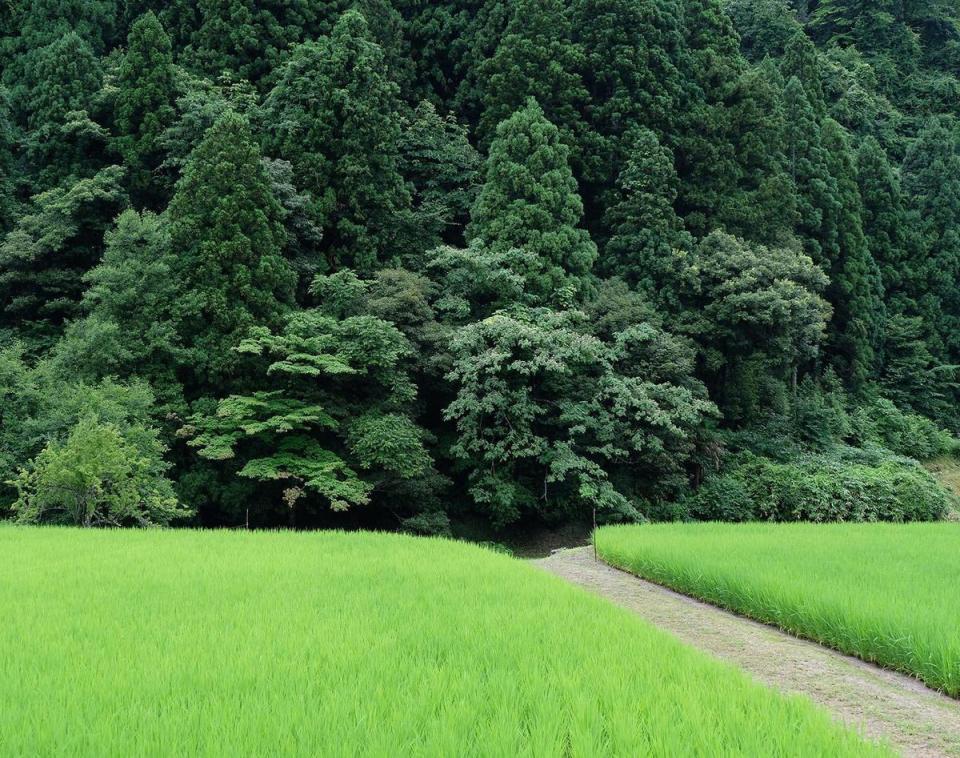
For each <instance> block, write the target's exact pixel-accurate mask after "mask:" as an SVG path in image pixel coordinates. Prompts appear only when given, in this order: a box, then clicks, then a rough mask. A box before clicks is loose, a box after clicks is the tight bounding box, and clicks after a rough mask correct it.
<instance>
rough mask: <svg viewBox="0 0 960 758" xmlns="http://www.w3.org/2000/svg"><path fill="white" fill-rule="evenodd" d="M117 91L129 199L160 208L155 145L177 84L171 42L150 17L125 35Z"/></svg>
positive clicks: (116, 107)
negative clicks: (125, 47)
mask: <svg viewBox="0 0 960 758" xmlns="http://www.w3.org/2000/svg"><path fill="white" fill-rule="evenodd" d="M117 88H118V92H117V97H116V100H115V101H114V110H115V116H114V123H115V125H116V128H117V133H118V137H117V139H116V143H117V149H118V151H119V152H120V154H121V155H122V156H123V159H124V162H125V163H126V165H127V168H128V171H129V174H128V181H129V182H130V189H131V194H132V195H133V198H134V200H137V201H140V202H142V203H143V204H145V205H148V206H151V207H156V206H159V205H160V203H161V201H162V200H163V199H164V190H165V189H166V187H165V186H164V184H165V183H164V182H163V180H162V178H161V177H156V176H155V172H157V170H158V169H159V167H160V164H161V163H162V162H163V151H162V150H161V149H160V144H159V140H160V136H161V135H162V134H163V132H164V131H165V130H166V129H167V128H168V127H169V126H170V124H171V123H172V122H173V119H174V109H173V104H174V100H175V96H176V84H175V82H174V71H173V54H172V52H171V48H170V38H169V37H168V36H167V34H166V32H164V30H163V27H162V26H161V25H160V22H159V21H158V20H157V17H156V16H155V15H154V14H153V12H148V13H146V14H145V15H143V16H142V17H141V18H139V19H137V22H136V23H135V24H134V25H133V27H132V28H131V30H130V35H129V37H128V38H127V54H126V55H125V56H124V58H123V63H121V64H120V70H119V72H118V74H117Z"/></svg>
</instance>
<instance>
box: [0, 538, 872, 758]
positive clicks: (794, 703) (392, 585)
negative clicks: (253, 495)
mask: <svg viewBox="0 0 960 758" xmlns="http://www.w3.org/2000/svg"><path fill="white" fill-rule="evenodd" d="M0 554H2V555H3V556H4V571H3V572H2V574H0V614H2V617H3V619H4V623H3V624H0V650H3V655H2V656H0V754H3V755H50V754H54V753H63V754H80V755H124V756H126V755H138V756H142V755H186V754H189V755H241V754H242V755H267V754H271V755H276V754H299V755H334V754H337V755H377V756H380V755H412V756H416V755H424V756H426V755H429V756H450V755H458V756H469V755H517V756H520V755H537V756H553V755H556V756H560V755H564V756H595V755H629V756H637V755H662V756H674V755H694V754H696V755H751V756H753V755H764V756H776V755H799V754H802V755H830V756H844V755H849V756H864V755H870V754H885V753H886V751H885V749H884V748H880V747H876V746H875V745H873V744H869V743H865V742H863V741H862V740H861V739H860V738H859V737H857V736H855V735H854V734H853V733H852V732H848V731H844V730H843V729H842V728H841V727H840V726H839V725H837V724H836V723H835V722H833V721H832V720H831V719H830V718H829V716H828V715H827V714H826V713H825V712H823V711H821V710H819V709H817V708H816V707H815V706H814V705H813V704H811V703H810V702H809V701H806V700H803V699H799V698H788V697H784V696H781V695H778V694H776V693H773V692H771V691H770V690H767V689H765V688H763V687H761V686H760V685H758V684H756V683H753V682H751V681H749V680H748V679H747V677H745V676H744V675H742V674H741V673H739V672H737V671H735V670H734V669H733V668H731V667H727V666H724V665H721V664H719V663H716V662H714V661H711V660H709V659H708V658H707V657H705V656H703V655H702V654H700V653H698V652H696V651H694V650H692V649H690V648H687V647H684V646H682V645H681V644H680V643H678V642H677V641H675V640H674V639H672V638H670V637H669V636H668V635H666V634H664V633H662V632H659V631H657V630H655V629H653V628H652V627H651V626H649V625H647V624H645V623H643V622H641V621H640V620H639V619H637V618H636V617H635V616H633V615H631V614H629V613H626V612H625V611H623V610H622V609H619V608H616V607H614V606H613V605H611V604H609V603H607V602H605V601H603V600H601V599H599V598H594V597H591V596H589V595H588V594H587V593H584V592H583V591H581V590H579V589H576V588H572V587H569V586H567V585H565V584H564V583H562V582H560V581H559V580H557V579H555V578H553V577H549V576H547V575H545V574H543V573H541V572H539V571H536V570H534V569H533V568H532V567H529V566H525V565H524V564H523V563H521V562H519V561H517V560H515V559H512V558H508V557H506V556H503V555H499V554H495V553H493V552H491V551H488V550H484V549H481V548H477V547H473V546H469V545H465V544H461V543H454V542H449V541H443V540H433V539H417V538H411V537H403V536H397V535H392V536H391V535H381V534H349V535H348V534H342V533H319V534H317V533H313V534H306V533H244V532H217V533H212V532H194V531H176V532H173V531H124V532H120V531H79V530H69V529H51V528H46V529H14V528H0Z"/></svg>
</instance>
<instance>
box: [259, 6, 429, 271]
mask: <svg viewBox="0 0 960 758" xmlns="http://www.w3.org/2000/svg"><path fill="white" fill-rule="evenodd" d="M399 107H400V106H399V101H398V92H397V86H396V84H394V83H393V82H392V81H391V80H390V77H389V75H388V73H387V70H386V67H385V66H384V60H383V50H382V49H381V47H380V45H378V44H377V43H376V42H374V41H373V37H372V35H371V34H370V30H369V29H368V27H367V22H366V21H365V20H364V18H363V16H362V15H361V14H360V13H359V12H357V11H348V12H347V13H344V14H343V16H342V17H341V18H340V20H339V21H337V24H336V26H335V27H334V29H333V32H332V34H331V35H330V36H329V37H323V38H321V39H320V40H318V41H316V42H306V43H304V44H302V45H300V46H299V47H297V48H296V50H294V52H293V55H292V56H291V59H290V61H289V62H288V63H287V64H286V65H285V66H284V67H283V70H282V73H281V76H280V81H279V82H278V83H277V85H276V87H274V89H273V91H272V92H271V93H270V95H269V96H268V97H267V99H266V102H265V104H264V122H265V124H268V125H269V126H268V128H267V129H266V135H267V136H266V144H267V151H268V152H269V153H271V154H276V155H278V156H280V157H283V158H286V159H287V160H289V161H290V162H291V163H292V164H293V170H294V178H295V180H296V183H297V184H298V186H299V187H301V188H302V189H304V190H306V191H307V192H309V194H310V196H311V199H312V202H311V212H312V214H313V216H314V218H315V220H316V222H317V224H318V225H319V226H320V227H321V228H322V230H323V235H324V239H323V242H322V244H321V251H320V253H321V254H322V255H323V256H325V258H326V264H327V265H328V266H329V267H330V268H332V269H338V268H341V267H349V268H353V269H356V270H357V271H361V272H371V271H373V270H375V269H376V268H378V267H379V266H380V265H382V263H383V262H384V261H385V260H387V259H388V258H389V257H391V256H395V255H399V254H401V253H404V252H409V251H407V250H404V249H402V248H403V247H404V241H405V240H404V238H405V236H406V235H407V234H409V231H410V230H409V226H410V202H411V201H410V194H409V191H408V189H407V186H406V184H405V183H404V180H403V177H402V176H401V174H400V166H399V163H400V154H399V142H400V119H399V116H398V111H399Z"/></svg>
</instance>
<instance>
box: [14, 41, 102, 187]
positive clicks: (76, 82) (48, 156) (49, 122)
mask: <svg viewBox="0 0 960 758" xmlns="http://www.w3.org/2000/svg"><path fill="white" fill-rule="evenodd" d="M31 63H32V66H31V69H30V71H29V75H28V79H27V82H28V84H27V88H26V93H25V95H24V101H23V102H22V104H21V108H22V110H23V112H24V113H25V114H26V126H27V129H28V133H27V137H26V144H25V149H26V152H27V155H28V156H29V158H30V163H31V164H32V165H33V166H34V168H33V170H32V172H31V173H33V175H34V187H35V189H38V190H41V189H47V188H49V187H54V186H57V185H63V184H66V183H68V182H69V181H70V180H73V179H77V178H80V177H82V176H84V175H85V174H87V173H90V169H91V168H92V167H93V166H95V164H96V157H97V155H98V153H99V152H100V151H102V149H103V147H102V146H103V143H104V142H105V141H106V132H105V131H104V130H103V129H102V127H99V126H98V125H97V124H95V123H93V122H92V121H90V119H89V112H90V111H91V110H92V109H93V107H94V97H95V95H96V94H97V92H98V90H99V89H100V85H101V80H102V76H103V73H102V70H101V66H100V62H99V60H98V59H97V58H96V56H95V55H94V53H93V50H92V49H91V48H90V45H89V44H88V43H87V42H86V41H85V40H84V39H83V38H82V37H80V36H79V35H78V34H76V33H74V32H70V33H69V34H66V35H64V36H63V37H62V38H60V39H58V40H57V41H56V42H51V43H50V44H49V45H47V46H46V47H44V48H43V49H41V50H39V51H37V53H36V55H34V56H33V57H32V59H31Z"/></svg>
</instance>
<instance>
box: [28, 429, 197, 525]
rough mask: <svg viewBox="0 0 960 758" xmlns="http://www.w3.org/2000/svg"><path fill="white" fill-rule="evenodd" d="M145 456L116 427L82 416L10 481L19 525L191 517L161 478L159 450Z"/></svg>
mask: <svg viewBox="0 0 960 758" xmlns="http://www.w3.org/2000/svg"><path fill="white" fill-rule="evenodd" d="M150 452H152V453H153V455H144V454H143V453H144V451H142V450H139V449H138V448H137V446H136V445H134V444H133V443H132V442H131V441H130V440H128V439H126V438H125V436H124V434H123V433H122V432H121V430H120V429H118V428H117V427H116V426H114V425H112V424H110V423H104V422H102V421H100V420H99V419H98V418H96V417H95V416H85V417H83V418H81V419H80V420H79V421H78V422H77V423H76V425H75V426H74V427H73V428H72V429H71V430H70V433H69V434H68V436H67V437H66V439H65V440H63V441H62V442H61V441H54V442H51V443H50V444H48V445H47V446H46V447H45V448H44V449H43V450H42V451H41V452H40V454H39V455H37V457H36V458H34V459H33V460H32V461H31V462H30V463H29V464H28V465H27V467H25V468H23V469H21V471H20V473H19V474H18V476H17V477H16V478H15V479H14V480H13V485H14V486H15V487H16V488H17V491H18V493H19V497H18V498H17V500H16V501H15V502H14V504H13V508H12V510H13V512H14V514H15V515H16V518H17V520H19V521H21V522H23V523H32V524H36V523H56V524H72V525H75V526H88V527H89V526H155V525H166V524H169V523H170V522H171V521H174V520H176V519H180V518H185V517H187V516H189V515H190V513H191V512H190V510H188V509H187V508H184V507H182V506H180V505H179V504H178V502H177V498H176V496H175V495H174V492H173V486H172V485H171V483H170V481H169V480H168V479H167V478H166V477H165V476H164V472H165V470H166V469H167V468H168V465H167V464H166V463H164V462H163V460H162V457H161V454H162V446H161V445H160V444H159V443H157V444H156V445H155V446H154V448H153V450H152V451H150Z"/></svg>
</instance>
